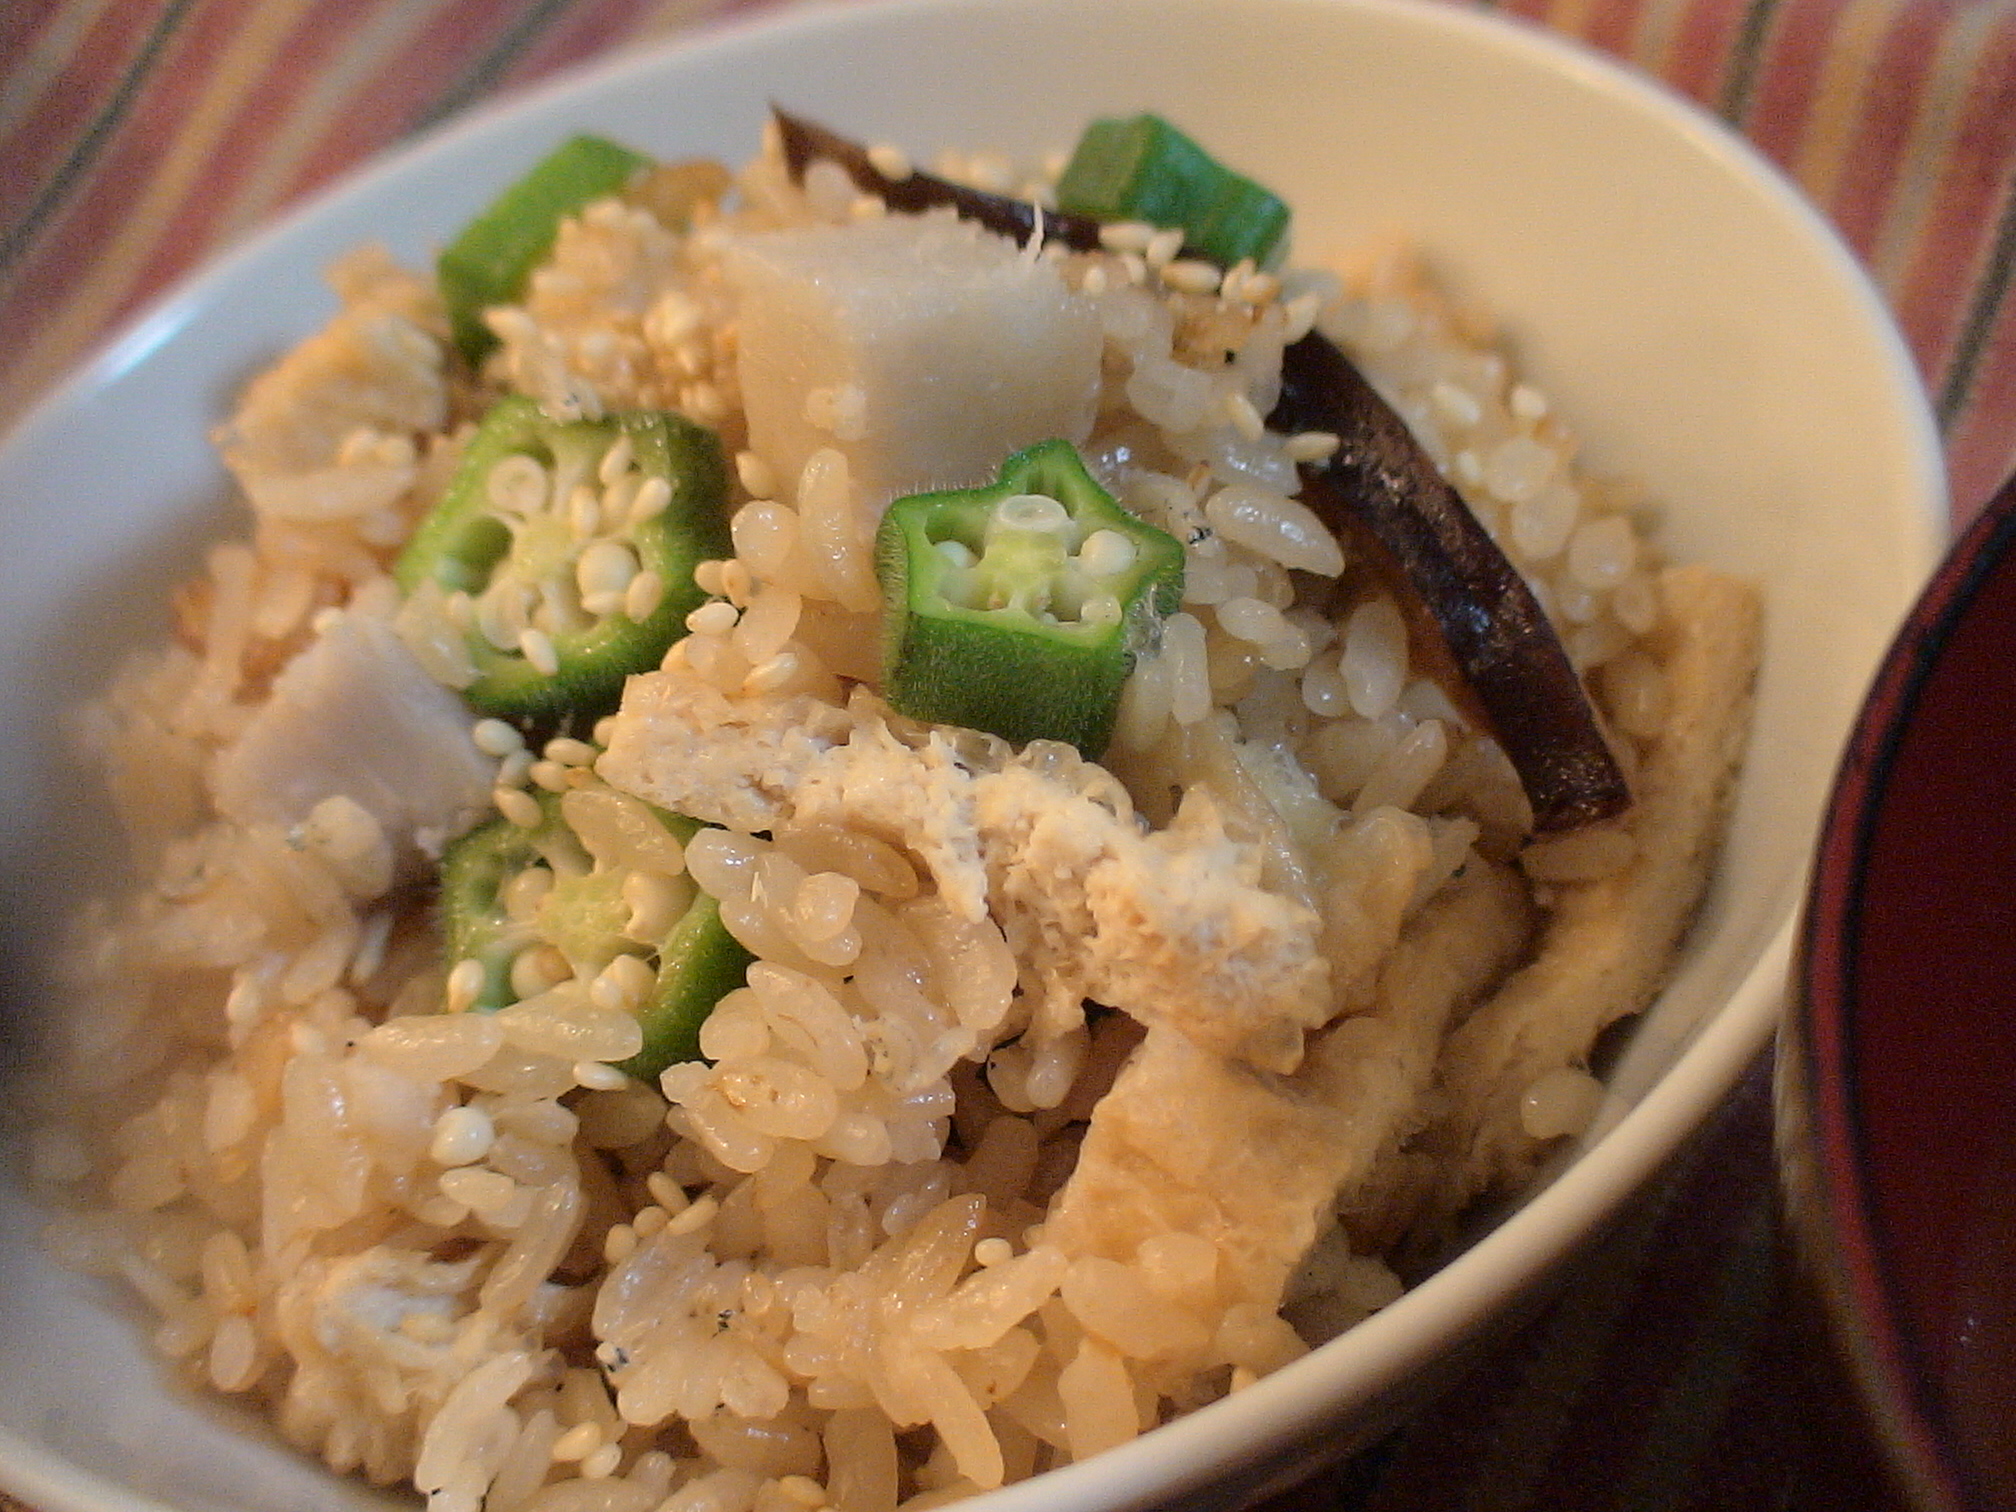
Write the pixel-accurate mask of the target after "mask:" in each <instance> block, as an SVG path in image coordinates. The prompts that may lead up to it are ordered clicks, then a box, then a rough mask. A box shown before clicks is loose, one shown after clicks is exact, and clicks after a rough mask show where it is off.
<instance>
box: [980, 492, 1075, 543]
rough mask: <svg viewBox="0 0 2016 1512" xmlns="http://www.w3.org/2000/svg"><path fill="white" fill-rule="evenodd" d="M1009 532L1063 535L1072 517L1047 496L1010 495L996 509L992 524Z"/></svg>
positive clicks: (1060, 505)
mask: <svg viewBox="0 0 2016 1512" xmlns="http://www.w3.org/2000/svg"><path fill="white" fill-rule="evenodd" d="M991 523H993V524H994V525H997V526H1000V527H1002V528H1004V529H1008V530H1027V531H1040V532H1042V533H1043V534H1046V535H1059V534H1062V533H1063V532H1064V531H1065V530H1066V529H1067V528H1069V526H1070V524H1071V515H1070V512H1069V511H1067V510H1066V509H1065V508H1064V506H1063V505H1062V504H1059V503H1058V502H1057V501H1056V500H1055V499H1053V498H1051V497H1049V496H1048V495H1047V494H1010V495H1009V496H1008V497H1007V498H1005V499H1003V500H1002V501H1001V502H1000V503H999V504H998V505H996V506H995V509H994V519H993V521H992V522H991Z"/></svg>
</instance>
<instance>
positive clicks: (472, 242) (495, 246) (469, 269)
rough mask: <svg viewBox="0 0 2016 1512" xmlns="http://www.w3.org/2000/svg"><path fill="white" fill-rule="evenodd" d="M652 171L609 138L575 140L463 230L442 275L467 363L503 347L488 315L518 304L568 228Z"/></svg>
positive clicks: (447, 253)
mask: <svg viewBox="0 0 2016 1512" xmlns="http://www.w3.org/2000/svg"><path fill="white" fill-rule="evenodd" d="M650 166H651V159H650V158H648V157H645V156H644V155H643V154H642V153H638V152H633V151H631V150H630V149H629V148H628V147H624V146H620V145H619V144H617V143H615V142H612V141H609V140H607V139H606V138H603V137H597V136H577V137H570V138H569V139H568V140H567V141H565V142H562V143H561V144H560V145H559V146H558V147H556V148H554V149H553V151H552V152H550V153H548V154H547V155H546V156H545V157H544V158H542V159H540V161H539V162H538V163H537V164H536V165H535V166H534V167H533V169H532V170H531V172H529V173H527V174H526V175H525V176H524V177H523V178H521V179H519V180H518V181H517V182H516V183H514V184H512V185H511V186H510V187H509V188H508V189H506V190H505V191H504V192H503V193H502V194H500V195H498V196H497V198H496V199H494V200H492V201H491V202H490V205H489V208H487V209H486V210H484V211H483V213H482V214H480V215H478V216H477V217H476V218H475V219H474V220H472V221H471V222H469V224H468V225H466V226H464V227H463V228H462V230H461V232H460V233H459V234H458V235H457V236H456V238H455V240H453V241H452V242H450V243H449V244H448V246H447V247H446V248H445V249H444V250H443V251H442V253H441V256H440V258H439V259H438V261H437V262H436V264H435V269H436V273H437V275H438V277H439V279H440V283H441V298H442V300H443V301H444V302H445V303H446V304H447V306H448V319H449V322H450V324H451V326H452V327H453V330H454V333H455V345H456V346H457V347H459V348H460V349H461V352H462V355H463V356H464V357H466V358H467V359H468V360H469V361H470V362H472V363H474V362H476V361H478V360H480V359H481V358H482V356H483V354H484V353H485V352H487V351H488V350H489V349H490V348H491V347H492V346H493V345H495V343H496V337H495V336H493V335H492V334H491V332H490V328H489V327H488V326H486V325H485V324H484V323H483V312H484V311H485V310H487V309H489V308H490V306H492V305H499V304H508V303H509V302H510V301H512V300H514V299H516V298H517V297H518V295H519V293H520V292H521V291H522V290H523V289H524V287H525V279H526V276H527V275H528V274H529V273H531V271H532V269H533V267H534V266H536V265H537V264H538V263H539V262H540V260H541V259H543V258H544V257H545V256H546V254H547V252H548V251H549V250H550V249H551V248H552V246H553V238H554V237H555V236H556V235H557V234H558V232H559V230H560V222H561V221H563V220H564V219H566V218H567V217H568V216H569V215H572V214H573V213H574V212H575V211H576V210H579V209H580V208H581V207H582V206H583V205H585V204H587V203H588V202H589V201H590V200H593V199H599V198H601V197H602V196H603V195H605V194H614V193H615V192H616V191H617V190H619V189H621V188H622V187H623V186H624V185H625V184H626V183H628V182H629V181H630V179H631V178H632V177H633V176H634V175H636V174H637V172H638V171H639V170H640V169H644V168H648V167H650Z"/></svg>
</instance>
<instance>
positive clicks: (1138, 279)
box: [1120, 252, 1148, 288]
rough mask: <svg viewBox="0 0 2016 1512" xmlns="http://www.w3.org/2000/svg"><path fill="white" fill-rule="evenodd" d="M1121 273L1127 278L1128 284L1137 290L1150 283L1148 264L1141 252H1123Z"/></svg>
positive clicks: (1121, 255)
mask: <svg viewBox="0 0 2016 1512" xmlns="http://www.w3.org/2000/svg"><path fill="white" fill-rule="evenodd" d="M1120 271H1121V272H1122V273H1124V274H1125V275H1126V276H1127V282H1129V283H1130V284H1133V285H1135V286H1136V287H1137V288H1138V287H1139V286H1140V285H1142V284H1144V283H1146V282H1148V263H1147V260H1146V259H1144V258H1143V257H1142V256H1141V254H1140V253H1139V252H1122V253H1121V254H1120Z"/></svg>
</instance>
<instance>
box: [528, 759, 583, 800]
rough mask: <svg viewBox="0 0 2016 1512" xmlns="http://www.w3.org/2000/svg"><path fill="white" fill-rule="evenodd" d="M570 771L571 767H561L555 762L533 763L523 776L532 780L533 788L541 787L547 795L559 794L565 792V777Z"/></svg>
mask: <svg viewBox="0 0 2016 1512" xmlns="http://www.w3.org/2000/svg"><path fill="white" fill-rule="evenodd" d="M572 770H573V768H572V767H568V766H563V765H562V764H561V763H559V762H557V761H535V762H533V763H532V765H531V768H530V769H529V770H528V771H527V772H526V774H525V775H526V776H528V777H530V778H531V779H532V784H533V786H534V787H542V788H544V789H545V790H546V791H547V792H549V793H559V792H564V791H566V788H567V776H568V773H570V772H571V771H572Z"/></svg>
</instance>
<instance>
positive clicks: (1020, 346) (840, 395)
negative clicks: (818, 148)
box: [722, 215, 1105, 609]
mask: <svg viewBox="0 0 2016 1512" xmlns="http://www.w3.org/2000/svg"><path fill="white" fill-rule="evenodd" d="M722 269H723V271H724V272H725V273H726V275H727V280H728V286H729V288H730V289H731V290H733V291H734V294H735V376H736V383H737V387H738V388H739V389H740V391H741V396H742V406H743V409H744V411H745V412H746V414H747V418H748V427H749V447H750V450H752V451H754V452H755V453H756V454H757V455H758V456H760V457H762V458H763V460H764V461H765V462H767V463H768V464H769V465H770V467H771V469H772V470H773V472H774V473H775V474H776V476H777V477H779V478H782V479H788V480H791V481H793V482H796V481H798V480H800V479H802V478H803V477H804V476H805V467H806V464H807V463H808V462H810V461H811V460H812V458H813V457H814V456H815V455H817V454H818V453H820V452H822V451H825V450H826V449H828V448H832V449H834V450H836V451H838V452H839V453H840V454H841V455H842V456H844V457H845V458H846V460H847V477H848V479H849V480H850V481H851V483H852V485H853V487H854V489H855V490H856V491H857V498H858V500H859V503H858V507H859V508H860V510H861V511H862V513H863V515H864V516H865V518H867V519H868V520H870V521H872V520H873V519H874V518H875V513H870V511H874V512H876V513H879V512H880V509H881V507H882V505H883V504H885V503H886V502H887V501H889V500H890V499H893V498H895V497H896V496H897V495H898V494H906V493H914V492H916V491H917V490H918V489H922V488H933V487H937V486H939V485H941V484H943V483H945V482H947V481H948V480H954V481H956V480H964V479H972V478H983V477H986V476H987V475H988V474H989V473H990V472H991V471H992V470H993V469H994V467H995V466H996V465H997V464H998V463H999V462H1000V460H1001V459H1002V458H1003V457H1005V456H1007V455H1008V454H1009V453H1010V452H1013V451H1016V450H1017V449H1019V448H1021V447H1024V446H1031V445H1034V444H1035V443H1036V442H1038V441H1042V440H1046V439H1048V438H1050V437H1052V436H1064V437H1067V438H1068V439H1070V440H1073V441H1080V440H1083V439H1084V438H1085V437H1086V436H1088V435H1090V434H1091V431H1092V422H1093V418H1094V416H1095V415H1096V414H1097V411H1098V403H1097V401H1098V396H1099V384H1100V377H1101V369H1100V358H1101V354H1102V353H1103V352H1104V350H1105V340H1104V335H1103V332H1102V329H1101V327H1100V323H1099V309H1098V306H1097V305H1095V304H1094V303H1093V302H1092V301H1091V300H1089V299H1086V298H1084V297H1082V296H1080V295H1078V294H1076V293H1074V292H1073V291H1072V289H1071V288H1070V286H1069V285H1068V284H1067V283H1066V282H1065V281H1064V279H1063V278H1062V277H1060V276H1059V274H1058V272H1057V270H1056V269H1055V268H1054V267H1052V266H1051V265H1050V264H1049V263H1047V262H1045V261H1044V260H1043V259H1041V258H1031V257H1025V256H1023V255H1022V254H1021V253H1020V252H1018V251H1016V250H1015V248H1014V247H1012V246H1010V245H1009V244H1008V243H1007V242H1005V241H1003V240H1002V239H1001V238H1000V237H998V236H992V235H989V234H988V233H987V232H986V231H985V229H984V228H982V227H979V226H975V225H970V224H967V223H965V222H962V221H958V220H955V219H953V218H951V217H949V216H944V215H931V216H916V215H888V216H878V217H876V218H875V219H873V220H862V221H849V222H847V223H846V224H844V225H838V226H804V227H793V228H791V229H788V230H780V231H771V232H767V233H765V234H764V235H761V236H748V237H742V238H740V239H739V240H738V241H737V242H736V244H735V245H733V246H731V247H730V248H728V249H727V251H726V252H725V253H724V254H723V257H722ZM862 592H863V594H864V595H865V600H866V601H865V602H863V603H861V604H859V605H858V606H855V607H859V608H863V609H869V608H873V607H874V597H875V586H874V584H873V583H871V582H864V584H863V588H862Z"/></svg>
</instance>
